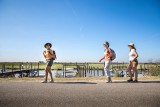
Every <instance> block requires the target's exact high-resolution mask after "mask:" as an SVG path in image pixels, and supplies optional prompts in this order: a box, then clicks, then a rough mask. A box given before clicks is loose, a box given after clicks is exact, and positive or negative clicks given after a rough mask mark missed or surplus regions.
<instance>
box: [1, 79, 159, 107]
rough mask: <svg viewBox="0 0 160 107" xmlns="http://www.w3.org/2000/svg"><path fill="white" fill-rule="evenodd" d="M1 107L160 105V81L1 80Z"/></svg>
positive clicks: (121, 106) (155, 106) (123, 106)
mask: <svg viewBox="0 0 160 107" xmlns="http://www.w3.org/2000/svg"><path fill="white" fill-rule="evenodd" d="M0 107H160V81H143V82H140V83H126V82H124V81H117V82H114V83H109V84H107V83H105V82H57V83H54V84H53V83H46V84H44V83H43V84H42V83H40V82H34V81H32V82H24V81H23V82H19V81H0Z"/></svg>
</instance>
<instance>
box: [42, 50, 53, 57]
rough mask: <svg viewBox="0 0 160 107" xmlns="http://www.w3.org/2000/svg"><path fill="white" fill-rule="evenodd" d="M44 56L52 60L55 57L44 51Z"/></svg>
mask: <svg viewBox="0 0 160 107" xmlns="http://www.w3.org/2000/svg"><path fill="white" fill-rule="evenodd" d="M44 55H45V58H46V59H52V58H53V55H52V54H51V53H50V52H49V51H44Z"/></svg>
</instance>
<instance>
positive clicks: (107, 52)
mask: <svg viewBox="0 0 160 107" xmlns="http://www.w3.org/2000/svg"><path fill="white" fill-rule="evenodd" d="M103 45H104V48H105V50H104V56H103V57H102V58H101V59H100V60H99V62H101V61H102V60H105V66H104V72H105V75H106V77H107V83H111V82H112V79H111V72H110V64H111V62H112V58H111V57H112V51H111V49H110V48H109V42H105V43H104V44H103Z"/></svg>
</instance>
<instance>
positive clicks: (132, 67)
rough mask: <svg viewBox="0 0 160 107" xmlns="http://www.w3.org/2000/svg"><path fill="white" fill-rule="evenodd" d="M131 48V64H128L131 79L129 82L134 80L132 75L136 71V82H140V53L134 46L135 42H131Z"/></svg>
mask: <svg viewBox="0 0 160 107" xmlns="http://www.w3.org/2000/svg"><path fill="white" fill-rule="evenodd" d="M128 47H129V49H130V53H129V66H128V72H129V75H130V79H129V80H128V82H132V81H133V79H132V76H133V73H135V80H134V82H138V72H137V66H138V60H137V58H138V53H137V51H136V48H135V46H134V43H130V44H129V45H128ZM131 71H133V73H132V72H131Z"/></svg>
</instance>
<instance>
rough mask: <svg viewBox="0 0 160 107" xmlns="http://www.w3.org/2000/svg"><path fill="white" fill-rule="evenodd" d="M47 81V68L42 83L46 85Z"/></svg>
mask: <svg viewBox="0 0 160 107" xmlns="http://www.w3.org/2000/svg"><path fill="white" fill-rule="evenodd" d="M47 79H48V68H47V67H46V68H45V77H44V81H43V82H42V83H46V82H47Z"/></svg>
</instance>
